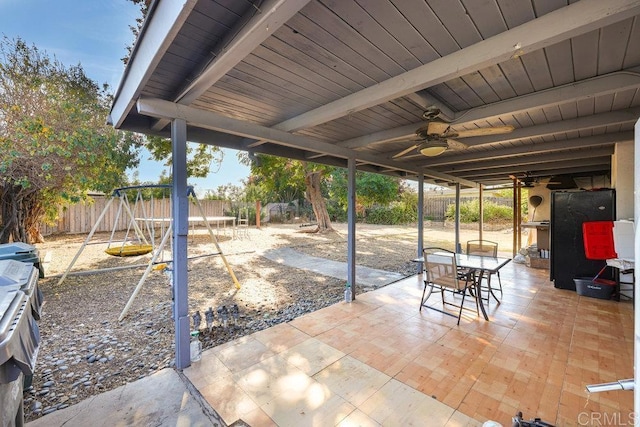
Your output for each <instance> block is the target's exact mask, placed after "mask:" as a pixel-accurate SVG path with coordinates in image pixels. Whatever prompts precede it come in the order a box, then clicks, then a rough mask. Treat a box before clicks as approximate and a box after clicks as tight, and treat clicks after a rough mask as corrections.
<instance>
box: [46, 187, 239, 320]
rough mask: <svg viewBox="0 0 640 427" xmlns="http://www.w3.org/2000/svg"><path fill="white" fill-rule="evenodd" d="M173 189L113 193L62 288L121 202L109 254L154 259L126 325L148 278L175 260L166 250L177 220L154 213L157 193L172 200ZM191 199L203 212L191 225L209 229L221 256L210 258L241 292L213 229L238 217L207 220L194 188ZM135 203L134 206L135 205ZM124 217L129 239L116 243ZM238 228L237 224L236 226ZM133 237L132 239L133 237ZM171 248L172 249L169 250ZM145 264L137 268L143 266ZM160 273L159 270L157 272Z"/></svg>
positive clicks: (123, 189)
mask: <svg viewBox="0 0 640 427" xmlns="http://www.w3.org/2000/svg"><path fill="white" fill-rule="evenodd" d="M171 189H172V187H171V185H164V184H156V185H140V186H129V187H121V188H117V189H115V190H114V191H113V193H112V197H111V199H110V200H109V201H108V203H107V204H106V206H105V208H104V209H103V211H102V213H101V214H100V216H99V217H98V219H97V220H96V222H95V223H94V225H93V227H92V229H91V231H90V232H89V234H88V235H87V237H86V239H85V240H84V242H83V243H82V245H81V246H80V248H79V249H78V252H77V253H76V254H75V256H74V257H73V259H72V260H71V262H70V263H69V266H68V267H67V269H66V270H65V272H64V273H63V274H62V276H61V277H60V280H59V281H58V285H60V284H62V283H63V282H64V280H65V278H66V277H67V276H68V275H69V274H70V272H71V269H72V268H73V266H74V265H75V263H76V261H77V260H78V259H79V257H80V255H81V254H82V252H83V251H84V249H85V248H86V246H87V245H89V244H92V243H91V239H92V237H93V235H94V234H95V232H96V230H97V228H98V226H99V224H100V223H101V222H102V221H103V220H104V218H105V214H106V212H107V211H108V210H109V209H110V207H111V205H112V204H113V203H114V202H115V201H116V200H117V201H119V206H118V211H117V214H116V218H115V220H114V222H113V227H112V231H111V235H110V238H109V241H108V242H107V249H106V250H105V252H106V253H107V254H109V255H113V256H137V255H143V254H148V253H151V254H152V256H151V259H150V260H149V262H148V263H147V264H146V269H145V271H144V273H143V275H142V277H141V278H140V280H139V282H138V284H137V286H136V287H135V289H134V291H133V293H132V295H131V297H130V298H129V301H128V302H127V304H126V306H125V308H124V309H123V311H122V313H121V314H120V316H119V318H118V321H122V320H123V319H124V317H125V316H126V315H127V312H128V311H129V309H130V308H131V305H132V304H133V301H134V300H135V298H136V296H137V295H138V293H139V292H140V289H142V286H143V285H144V282H145V281H146V279H147V277H148V276H149V274H150V273H151V271H153V270H154V268H155V267H156V266H157V265H158V264H168V263H171V262H172V260H164V259H163V257H164V255H163V254H164V249H165V247H167V243H168V242H169V240H170V239H171V238H172V232H173V216H172V214H171V212H170V210H169V212H166V211H165V212H155V209H154V192H158V193H160V194H161V197H163V198H164V197H171ZM130 192H135V197H130V196H129V193H130ZM145 194H147V195H148V196H149V195H150V196H149V197H150V206H149V208H147V207H146V206H145V203H144V197H145ZM187 195H188V196H189V198H190V200H191V202H192V204H191V205H195V206H196V207H197V209H198V211H199V214H200V215H199V216H190V217H189V222H191V223H193V222H202V223H204V225H205V226H206V228H207V231H208V234H209V236H210V238H211V241H212V242H213V243H214V245H215V247H216V249H217V251H218V252H217V253H212V254H210V255H211V256H215V255H219V256H220V257H221V259H222V261H223V263H224V265H225V267H226V269H227V271H228V273H229V275H230V277H231V279H232V281H233V283H234V285H235V286H236V288H237V289H240V283H239V282H238V279H237V278H236V276H235V274H234V272H233V269H232V268H231V265H230V264H229V262H228V261H227V259H226V257H225V256H224V253H223V252H222V249H221V248H220V245H219V243H218V239H217V238H216V235H215V234H214V232H213V229H212V228H211V224H210V222H212V221H214V222H217V223H218V224H219V222H220V221H223V223H224V221H226V220H228V219H229V218H231V219H233V220H234V221H235V217H207V216H206V215H205V212H204V210H203V208H202V205H201V204H200V201H199V200H198V198H197V197H196V194H195V192H194V191H193V187H187ZM132 200H133V202H132ZM121 215H126V216H127V218H128V226H127V229H126V233H125V236H124V238H123V239H122V240H115V233H116V224H117V223H118V221H119V218H120V216H121ZM234 226H235V223H234ZM130 235H132V237H130ZM170 247H171V245H169V248H170ZM143 265H144V264H142V265H140V264H138V265H136V266H143ZM123 268H130V266H127V267H113V268H104V269H100V270H93V271H86V272H84V273H85V274H88V273H90V272H93V273H98V272H107V271H113V270H118V269H123ZM155 269H157V268H155Z"/></svg>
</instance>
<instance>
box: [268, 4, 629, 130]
mask: <svg viewBox="0 0 640 427" xmlns="http://www.w3.org/2000/svg"><path fill="white" fill-rule="evenodd" d="M638 14H640V2H638V1H637V0H607V1H602V0H581V1H579V2H576V3H573V4H570V5H568V6H565V7H562V8H560V9H557V10H555V11H553V12H550V13H548V14H546V15H543V16H541V17H539V18H537V19H534V20H532V21H529V22H526V23H524V24H522V25H519V26H517V27H515V28H512V29H510V30H507V31H505V32H502V33H500V34H497V35H495V36H493V37H491V38H489V39H486V40H483V41H480V42H478V43H476V44H474V45H471V46H469V47H466V48H464V49H461V50H459V51H457V52H454V53H451V54H449V55H447V56H444V57H442V58H438V59H436V60H434V61H431V62H429V63H428V64H425V65H422V66H419V67H417V68H414V69H413V70H410V71H408V72H406V73H403V74H401V75H399V76H396V77H392V78H390V79H387V80H385V81H383V82H381V83H378V84H376V85H373V86H370V87H368V88H365V89H362V90H360V91H358V92H356V93H353V94H351V95H348V96H345V97H343V98H341V99H338V100H336V101H333V102H330V103H328V104H325V105H323V106H321V107H318V108H316V109H314V110H311V111H308V112H306V113H303V114H300V115H298V116H296V117H293V118H291V119H289V120H285V121H284V122H281V123H279V124H278V125H276V126H275V127H276V128H277V129H280V130H285V131H296V130H299V129H304V128H309V127H313V126H317V125H319V124H322V123H326V122H328V121H331V120H334V119H337V118H340V117H343V116H346V115H349V114H353V113H354V112H356V111H360V110H363V109H366V108H369V107H372V106H375V105H379V104H381V103H383V102H386V101H389V100H392V99H395V98H399V97H401V96H404V95H407V94H409V93H413V92H417V91H419V90H422V89H425V88H427V87H431V86H434V85H436V84H439V83H443V82H445V81H447V80H450V79H453V78H456V77H461V76H463V75H465V74H468V73H470V72H473V71H475V70H478V69H482V68H485V67H488V66H491V65H495V64H497V63H500V62H502V61H506V60H509V59H510V58H513V57H514V56H519V55H523V54H525V53H528V52H532V51H534V50H538V49H542V48H544V47H547V46H550V45H552V44H555V43H558V42H560V41H563V40H567V39H569V38H571V37H575V36H578V35H581V34H585V33H588V32H589V31H592V30H595V29H598V28H601V27H604V26H607V25H610V24H613V23H615V22H618V21H621V20H624V19H627V18H630V17H633V16H635V15H638Z"/></svg>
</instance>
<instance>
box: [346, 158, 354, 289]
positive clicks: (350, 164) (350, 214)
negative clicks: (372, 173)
mask: <svg viewBox="0 0 640 427" xmlns="http://www.w3.org/2000/svg"><path fill="white" fill-rule="evenodd" d="M347 171H348V173H347V175H348V176H347V286H351V301H354V300H355V299H356V159H355V158H354V157H349V159H348V160H347Z"/></svg>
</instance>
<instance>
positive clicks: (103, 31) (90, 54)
mask: <svg viewBox="0 0 640 427" xmlns="http://www.w3.org/2000/svg"><path fill="white" fill-rule="evenodd" d="M138 15H139V11H138V7H137V6H135V5H133V4H132V3H131V2H129V1H126V0H0V35H2V36H7V37H9V38H10V39H15V38H18V37H19V38H21V39H22V40H24V41H25V42H27V43H28V44H30V45H31V44H33V45H35V46H36V47H37V48H38V49H40V50H43V51H46V52H47V53H48V54H49V56H54V55H55V57H56V58H57V59H58V60H59V61H60V62H61V63H63V64H64V65H65V66H72V65H77V64H81V65H82V68H83V69H84V71H85V74H86V75H87V76H88V77H89V78H91V79H92V80H94V81H95V82H97V83H98V84H100V85H102V84H103V83H108V84H109V86H110V87H111V91H112V92H115V91H116V89H117V88H118V85H119V83H120V79H121V77H122V75H123V72H124V64H123V63H122V61H121V58H122V57H124V56H125V55H126V54H127V50H126V48H127V46H129V45H131V44H132V43H133V33H132V32H131V30H130V29H129V26H133V25H135V20H136V18H137V17H138ZM223 152H224V160H223V162H222V165H221V166H220V167H219V168H218V167H217V166H215V165H214V166H212V173H210V174H209V176H208V177H207V178H204V179H190V180H189V184H191V185H193V186H194V187H195V189H196V191H197V193H198V194H200V195H202V194H203V193H204V192H206V190H214V191H215V189H216V188H217V187H218V186H220V185H226V184H229V183H231V184H235V185H241V182H240V180H241V179H244V178H246V177H247V176H249V168H248V167H247V166H244V165H241V164H239V163H238V162H237V160H236V154H237V151H235V150H229V149H223ZM162 169H163V165H161V164H159V163H156V162H154V161H152V160H149V155H148V153H146V152H145V153H143V154H142V156H141V161H140V167H139V169H138V170H137V172H138V178H139V179H140V180H141V181H153V182H155V181H157V179H158V177H159V176H160V172H161V171H162Z"/></svg>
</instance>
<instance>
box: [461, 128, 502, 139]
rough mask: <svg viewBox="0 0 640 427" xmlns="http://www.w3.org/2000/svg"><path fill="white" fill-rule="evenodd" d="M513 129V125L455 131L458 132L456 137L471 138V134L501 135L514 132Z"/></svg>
mask: <svg viewBox="0 0 640 427" xmlns="http://www.w3.org/2000/svg"><path fill="white" fill-rule="evenodd" d="M513 129H514V127H513V126H495V127H490V128H478V129H469V130H461V131H459V132H455V133H456V138H469V137H471V136H486V135H500V134H503V133H509V132H512V131H513Z"/></svg>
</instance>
